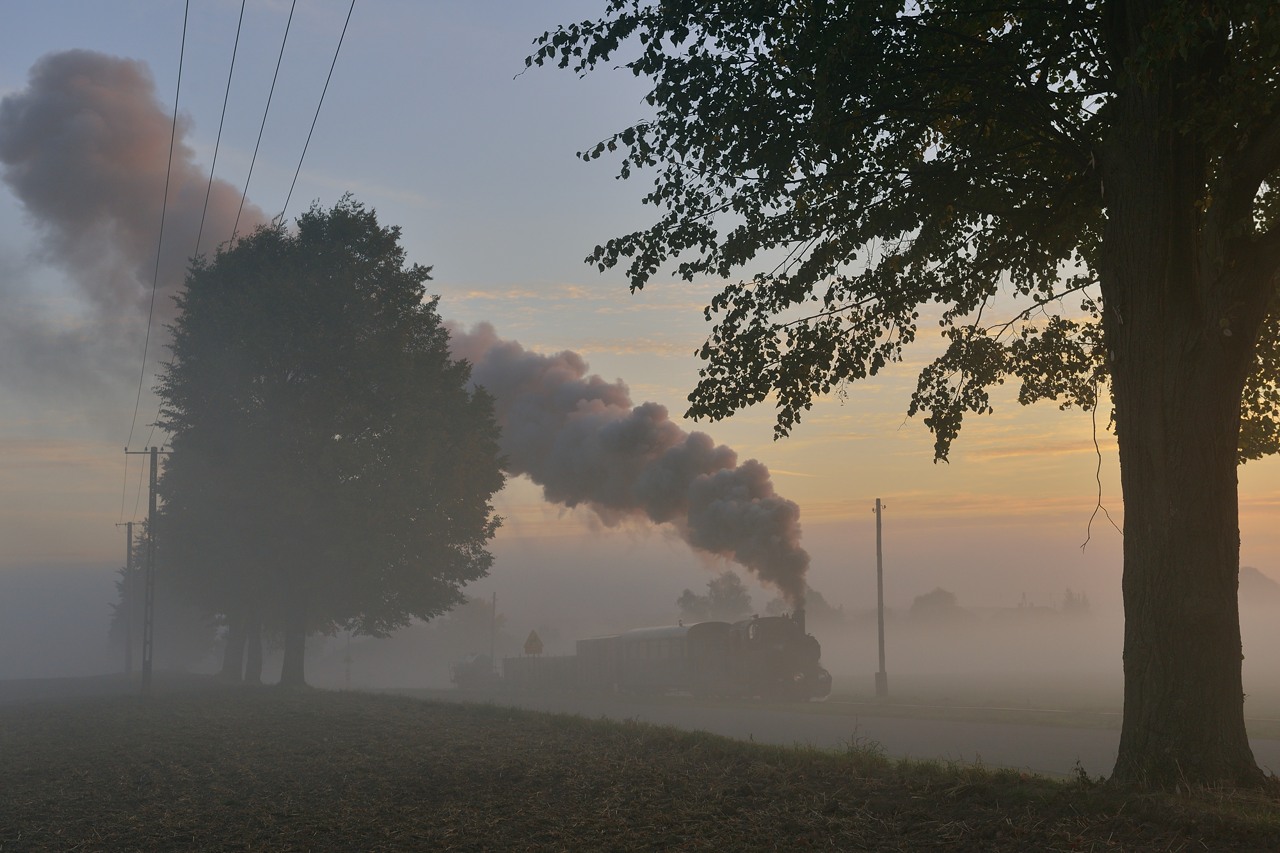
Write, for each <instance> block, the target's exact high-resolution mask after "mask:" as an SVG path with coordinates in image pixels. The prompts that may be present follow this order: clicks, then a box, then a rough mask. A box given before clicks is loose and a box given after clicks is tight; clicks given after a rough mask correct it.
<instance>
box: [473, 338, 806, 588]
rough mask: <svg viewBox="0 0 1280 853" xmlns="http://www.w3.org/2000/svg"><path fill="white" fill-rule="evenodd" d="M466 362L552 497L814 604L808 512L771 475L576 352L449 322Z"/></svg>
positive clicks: (523, 462)
mask: <svg viewBox="0 0 1280 853" xmlns="http://www.w3.org/2000/svg"><path fill="white" fill-rule="evenodd" d="M449 331H450V334H451V336H452V341H453V342H452V345H451V349H452V352H453V355H454V357H455V358H465V359H466V360H467V361H469V362H471V364H472V366H473V370H472V379H473V381H474V382H475V383H476V384H477V385H481V386H483V387H484V388H485V389H486V390H488V391H489V393H490V394H492V395H493V397H494V402H495V409H496V411H497V416H498V422H499V424H500V425H501V427H502V451H503V452H504V453H505V454H506V455H507V459H508V465H507V467H508V470H509V471H510V473H512V474H516V475H519V474H523V475H526V476H528V477H529V478H530V479H531V480H533V482H535V483H537V484H538V485H540V486H542V490H543V494H544V496H545V497H546V499H547V500H548V501H551V502H553V503H558V504H563V505H565V506H569V507H577V506H584V507H587V508H589V509H590V510H592V511H593V512H594V513H595V514H596V515H597V516H598V517H599V518H600V519H601V520H602V521H603V522H604V523H605V524H607V525H611V526H612V525H617V524H619V523H621V522H623V521H625V520H628V519H640V520H644V521H649V522H652V523H655V524H669V525H671V526H672V527H673V528H674V529H676V530H677V531H678V532H679V533H680V535H681V537H682V538H683V539H684V540H685V541H686V542H688V543H689V545H691V546H693V547H694V548H696V549H698V550H699V551H703V552H707V553H711V554H716V555H719V556H722V557H726V558H728V559H731V560H733V561H735V562H737V563H739V564H741V565H743V566H745V567H747V568H748V569H750V570H751V571H752V572H754V573H755V574H756V576H757V577H758V578H759V579H760V580H762V581H764V582H765V583H768V584H771V585H773V586H775V587H776V588H777V589H779V590H780V591H781V592H782V593H783V595H784V596H785V597H786V598H787V600H788V601H790V602H791V603H793V604H799V603H801V602H802V601H803V598H804V589H805V586H804V575H805V570H806V569H807V568H808V565H809V555H808V554H807V553H806V552H805V551H804V549H803V548H801V547H800V508H799V507H798V506H797V505H796V504H795V503H793V502H792V501H789V500H786V499H785V498H782V497H780V496H779V495H778V494H777V493H775V492H774V490H773V483H772V481H771V480H770V478H769V470H768V469H767V468H765V466H764V465H762V464H760V463H759V462H757V461H755V460H754V459H752V460H748V461H746V462H743V463H742V464H738V459H737V454H736V453H734V451H733V450H731V449H730V448H728V447H725V446H724V445H716V444H715V443H714V442H713V441H712V440H711V438H710V437H708V436H707V435H706V434H704V433H701V432H692V433H686V432H685V431H684V430H682V429H681V428H680V427H679V426H678V425H676V424H675V423H674V422H672V421H671V419H670V418H669V417H668V416H667V410H666V408H665V407H663V406H660V405H658V404H656V403H641V404H640V405H638V406H636V405H634V404H633V403H632V401H631V396H630V393H629V392H628V390H627V387H626V386H625V385H624V384H622V383H621V382H606V381H605V380H604V379H601V378H600V377H599V376H596V375H594V374H592V375H588V374H587V364H586V362H585V361H584V360H583V359H582V357H581V356H580V355H578V354H577V353H574V352H568V351H566V352H561V353H557V354H555V355H541V354H539V353H534V352H529V351H527V350H525V349H524V348H523V347H522V346H520V344H518V343H516V342H514V341H504V340H502V339H501V338H499V337H498V336H497V334H496V333H495V332H494V330H493V327H492V326H490V325H489V324H487V323H481V324H480V325H478V326H476V327H475V328H474V329H472V330H471V331H470V332H467V331H464V330H463V329H462V328H461V327H459V326H457V325H455V324H450V329H449Z"/></svg>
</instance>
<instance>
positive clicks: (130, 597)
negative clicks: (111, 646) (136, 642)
mask: <svg viewBox="0 0 1280 853" xmlns="http://www.w3.org/2000/svg"><path fill="white" fill-rule="evenodd" d="M116 527H123V528H125V537H124V587H123V593H122V595H121V601H120V613H121V614H122V617H121V618H123V619H124V674H125V675H133V618H134V616H135V615H136V612H137V609H138V608H137V604H135V603H134V598H135V597H137V591H136V590H135V589H134V586H135V584H134V581H133V522H132V521H126V522H124V523H123V524H117V525H116Z"/></svg>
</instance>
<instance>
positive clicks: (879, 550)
mask: <svg viewBox="0 0 1280 853" xmlns="http://www.w3.org/2000/svg"><path fill="white" fill-rule="evenodd" d="M884 508H885V507H884V505H883V504H881V503H880V499H879V498H876V508H875V514H876V613H877V615H878V621H879V627H880V671H879V672H877V673H876V696H879V697H881V698H884V697H886V696H888V695H889V675H888V673H886V672H885V671H884V546H883V538H882V534H881V530H880V515H881V512H882V511H883V510H884Z"/></svg>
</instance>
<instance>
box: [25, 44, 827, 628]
mask: <svg viewBox="0 0 1280 853" xmlns="http://www.w3.org/2000/svg"><path fill="white" fill-rule="evenodd" d="M171 121H172V119H171V116H170V115H168V114H166V108H165V107H164V106H163V105H162V104H161V103H160V102H159V101H158V100H157V98H156V93H155V87H154V85H153V83H152V80H151V77H150V75H149V73H148V72H147V69H146V67H145V65H143V64H142V63H140V62H135V61H131V60H126V59H118V58H114V57H110V56H104V55H102V54H98V53H91V52H89V51H68V52H65V53H58V54H51V55H49V56H46V57H44V58H43V59H41V60H40V61H39V62H37V63H36V64H35V66H34V67H33V68H32V70H31V75H30V81H29V84H28V87H27V89H25V90H24V91H22V92H19V93H17V94H14V95H10V96H8V97H6V98H4V99H3V101H0V163H2V164H3V166H4V174H3V178H4V181H5V183H6V184H8V186H9V188H10V189H11V190H12V191H13V192H14V193H15V194H16V195H17V196H18V198H19V199H20V200H21V201H22V203H23V205H24V206H25V208H26V211H27V213H28V214H29V215H30V216H31V218H32V220H33V222H35V224H36V225H37V227H38V228H39V229H40V231H41V233H42V236H43V241H44V243H43V249H44V252H45V254H46V255H47V259H48V260H50V261H51V262H52V263H54V264H56V265H58V266H60V267H62V268H63V269H65V270H66V271H67V272H69V273H70V274H71V280H72V284H73V286H74V287H75V288H77V290H78V291H79V292H78V294H77V296H78V297H79V299H78V301H79V303H80V305H79V308H80V312H79V313H80V315H81V318H82V319H83V321H84V322H83V324H82V325H80V326H77V325H75V324H71V325H70V326H68V325H67V324H66V323H65V320H64V319H63V318H60V317H58V316H57V315H56V314H55V313H54V312H52V311H51V310H47V309H46V311H45V313H44V314H43V315H41V314H39V313H35V314H32V313H27V314H22V313H15V312H13V311H5V312H0V347H3V350H2V351H0V361H2V362H3V363H4V364H5V366H6V371H5V374H4V375H5V379H6V380H7V381H12V379H13V378H14V371H13V370H12V366H13V365H17V364H21V363H22V361H21V360H22V359H28V360H31V361H33V362H37V363H36V364H32V371H35V372H37V373H38V374H39V375H38V376H36V377H35V378H36V379H37V380H38V381H41V382H45V383H50V380H53V381H56V382H57V383H58V384H59V385H61V386H62V387H64V388H67V387H75V386H81V387H82V386H84V385H85V384H86V383H85V378H86V374H87V373H88V371H89V370H90V369H91V367H93V366H97V367H98V368H100V369H103V370H104V371H108V370H110V369H111V368H113V367H114V366H116V365H114V364H113V359H112V358H109V357H108V356H115V357H117V358H118V359H119V360H120V361H119V365H120V366H123V365H127V364H129V363H130V362H131V363H132V369H133V370H136V364H137V362H136V361H135V359H136V358H137V357H138V349H137V347H138V346H140V344H141V333H142V318H145V317H146V316H147V303H148V301H149V299H150V292H151V280H152V275H153V272H154V265H155V263H156V259H155V252H156V239H157V229H158V228H159V224H160V211H161V199H162V196H163V193H164V182H165V166H166V161H167V159H168V154H169V134H170V127H171ZM186 129H187V125H186V122H184V121H179V123H178V136H177V145H176V148H175V151H174V162H173V172H172V175H171V177H170V182H169V186H170V189H169V205H168V211H167V215H166V219H165V234H164V250H163V255H162V256H161V259H160V278H159V291H160V292H159V294H158V295H157V300H156V310H157V313H158V315H159V319H160V321H161V322H163V321H165V320H167V319H169V318H170V317H171V316H172V312H173V302H172V299H171V298H170V297H171V295H172V294H173V293H175V292H176V291H177V290H178V288H179V287H180V286H181V283H182V280H183V277H184V273H185V269H186V263H187V258H188V257H189V256H190V255H192V254H193V253H194V252H195V249H196V246H195V243H196V231H197V228H198V226H199V223H200V216H201V211H202V209H203V208H204V199H205V189H206V186H207V182H208V173H207V172H206V171H205V170H204V169H203V168H200V167H198V166H197V165H196V164H195V162H194V160H193V157H192V152H191V150H190V148H189V147H188V146H187V145H186V144H185V143H184V142H183V139H184V136H185V132H186ZM239 205H240V193H239V192H238V191H236V190H235V189H234V188H233V187H231V186H230V185H229V184H227V183H224V182H222V181H215V182H214V184H213V191H212V194H211V195H210V198H209V208H208V216H207V220H206V222H205V226H204V234H203V237H202V238H201V250H202V251H204V252H212V250H213V249H214V248H216V246H217V245H218V244H219V243H222V242H224V241H226V240H227V239H229V238H230V236H231V229H232V223H233V222H234V220H235V217H236V210H237V208H238V207H239ZM264 219H265V217H264V216H263V214H262V212H261V211H260V210H258V209H257V208H254V207H251V206H246V208H245V211H244V213H243V214H242V215H241V218H240V226H239V230H240V232H241V233H245V232H247V231H248V230H250V229H252V228H253V227H254V226H256V225H257V224H259V223H261V222H262V221H264ZM21 278H22V277H21V276H13V277H7V276H4V277H0V279H3V280H0V298H2V299H3V300H4V304H5V305H6V306H12V305H13V304H15V297H16V301H17V302H22V301H31V302H33V303H35V304H39V299H38V298H35V299H28V294H22V293H15V292H5V291H4V290H2V289H3V288H12V287H15V286H17V285H15V284H14V282H15V281H17V280H20V279H21ZM157 328H159V326H157ZM86 329H87V330H88V334H86V332H85V330H86ZM451 331H452V334H453V353H454V355H455V357H458V358H466V359H467V360H468V361H470V362H471V363H472V365H473V366H474V372H473V378H474V380H475V381H476V383H477V384H480V385H483V386H484V387H485V388H486V389H488V391H489V392H490V393H491V394H493V395H494V397H495V401H496V406H497V411H498V417H499V420H500V422H501V426H502V430H503V451H504V453H505V454H506V455H507V458H508V467H509V469H510V471H511V473H513V474H517V475H520V474H523V475H526V476H528V477H529V478H530V479H532V480H533V481H534V482H535V483H537V484H539V485H540V486H542V488H543V491H544V493H545V496H546V498H547V500H549V501H552V502H554V503H558V504H563V505H565V506H569V507H578V506H582V507H586V508H589V509H590V510H591V511H593V512H594V513H595V514H596V515H597V516H598V517H599V518H600V519H601V520H602V521H603V522H604V523H605V524H607V525H616V524H619V523H623V522H624V521H628V520H640V521H646V522H652V523H655V524H667V525H670V526H671V527H672V528H673V529H675V530H676V531H678V532H679V534H680V535H681V536H682V537H683V538H684V539H685V541H687V542H688V543H689V545H691V546H692V547H693V548H695V549H697V550H698V551H701V552H704V553H707V554H714V555H718V556H720V557H724V558H727V559H730V560H733V561H735V562H737V563H739V564H741V565H743V566H745V567H747V568H748V569H750V570H751V571H752V572H754V573H755V574H756V575H757V577H759V578H760V580H762V581H764V582H766V583H769V584H771V585H773V586H775V587H777V588H778V589H779V590H780V591H781V592H782V593H783V594H784V595H785V596H786V598H787V599H788V600H789V601H790V602H791V603H793V604H796V605H798V604H800V603H801V600H802V598H803V594H804V588H805V587H804V573H805V570H806V568H807V567H808V562H809V557H808V554H806V553H805V551H804V550H803V549H802V548H801V547H800V545H799V537H800V526H799V515H800V511H799V508H798V507H797V506H796V504H794V503H792V502H791V501H788V500H785V499H783V498H781V497H779V496H778V495H777V494H775V493H774V490H773V484H772V482H771V481H770V479H769V472H768V470H767V469H766V468H765V467H764V466H763V465H761V464H760V463H759V462H756V461H755V460H750V461H747V462H744V463H742V464H738V461H737V455H736V454H735V453H734V452H733V451H732V450H731V449H729V448H728V447H725V446H723V445H716V444H715V443H714V442H712V440H711V439H710V438H709V437H708V436H706V435H705V434H703V433H700V432H693V433H686V432H684V431H683V430H682V429H680V427H679V426H677V425H676V424H675V423H673V422H672V421H671V420H670V419H669V418H668V417H667V410H666V409H665V408H663V407H662V406H659V405H657V404H654V403H644V404H641V405H639V406H635V405H633V404H632V402H631V399H630V395H629V393H628V391H627V388H626V386H625V385H623V384H621V383H609V382H605V381H604V380H603V379H601V378H600V377H598V376H594V375H591V376H589V375H588V374H587V365H586V363H585V362H584V361H583V360H582V358H581V357H580V356H578V355H577V354H575V353H572V352H562V353H559V354H557V355H552V356H546V355H539V354H537V353H531V352H527V351H526V350H524V349H523V348H522V347H521V346H520V345H519V344H517V343H515V342H512V341H503V340H500V339H499V338H498V337H497V336H496V335H495V334H494V331H493V329H492V328H491V327H490V326H488V325H481V326H478V327H477V328H476V329H474V330H473V331H471V332H469V333H468V332H464V331H463V330H461V329H459V328H453V329H452V330H451ZM112 342H124V344H125V345H124V346H123V347H121V346H119V345H117V346H115V347H114V348H113V346H112ZM159 351H160V348H159V347H156V348H155V349H154V350H153V352H159ZM29 372H30V371H29ZM116 372H117V373H118V372H119V371H118V370H117V371H116ZM127 374H128V371H126V372H125V375H127ZM133 375H135V376H136V373H134V374H133ZM50 384H51V383H50Z"/></svg>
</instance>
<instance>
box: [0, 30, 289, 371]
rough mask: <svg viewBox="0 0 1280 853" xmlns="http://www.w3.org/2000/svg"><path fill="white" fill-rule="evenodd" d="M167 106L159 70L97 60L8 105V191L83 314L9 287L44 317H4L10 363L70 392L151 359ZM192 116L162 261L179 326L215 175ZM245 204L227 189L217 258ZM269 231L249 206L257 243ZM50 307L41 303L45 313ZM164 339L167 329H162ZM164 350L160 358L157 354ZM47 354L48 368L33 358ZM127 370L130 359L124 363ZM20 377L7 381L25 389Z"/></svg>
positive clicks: (217, 218) (78, 53) (73, 59)
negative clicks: (149, 331)
mask: <svg viewBox="0 0 1280 853" xmlns="http://www.w3.org/2000/svg"><path fill="white" fill-rule="evenodd" d="M168 110H169V108H168V107H167V106H165V105H162V104H161V103H160V101H159V100H158V99H157V98H156V92H155V85H154V82H153V81H152V79H151V75H150V73H149V72H148V70H147V67H146V65H145V64H143V63H141V62H138V61H135V60H130V59H121V58H118V57H113V56H106V55H104V54H100V53H94V52H92V51H87V50H70V51H66V52H63V53H53V54H49V55H47V56H44V57H43V58H41V59H40V60H38V61H37V62H36V63H35V65H34V66H32V68H31V71H30V75H29V79H28V83H27V87H26V88H25V89H24V90H22V91H20V92H17V93H16V94H11V95H8V96H6V97H5V98H4V99H3V100H0V164H2V165H3V176H2V177H3V180H4V182H5V184H7V185H8V187H9V188H10V189H11V190H12V191H13V193H14V194H15V195H16V196H17V197H18V199H19V200H20V201H21V202H22V204H23V207H24V208H25V210H26V211H27V213H28V214H29V215H30V217H31V219H32V221H33V222H34V223H36V226H37V228H38V229H39V232H40V235H41V240H42V242H41V246H40V254H41V256H42V259H43V260H45V261H47V262H48V263H50V264H52V265H54V266H56V267H58V268H61V269H63V270H65V271H66V272H68V273H70V274H71V284H72V287H73V296H74V299H73V304H66V303H65V300H64V302H63V303H58V302H57V301H56V300H53V299H49V298H43V299H42V298H41V297H47V296H48V294H47V293H46V294H40V293H33V292H31V290H30V288H29V287H28V288H27V289H26V290H21V289H20V288H21V287H22V285H20V284H19V283H16V282H14V281H13V280H12V279H10V280H8V281H6V282H0V298H2V299H3V300H4V302H5V304H6V305H13V304H15V303H25V304H27V305H29V306H31V310H28V311H27V312H25V314H24V317H23V318H22V319H21V320H18V319H16V318H14V317H12V316H10V315H9V312H4V316H3V318H0V324H2V325H0V338H2V339H3V343H0V347H3V349H2V350H0V357H3V359H4V361H5V362H6V364H18V363H20V361H21V359H23V358H24V354H25V357H26V358H27V360H28V361H29V362H30V366H29V369H30V370H34V371H37V372H40V373H41V374H47V375H44V376H41V377H40V378H41V379H48V378H51V377H58V378H60V379H61V380H63V381H65V380H66V379H67V378H69V377H71V376H76V375H78V376H79V377H80V378H81V379H82V381H83V380H88V379H89V377H90V373H91V372H92V371H94V370H101V371H104V372H107V373H112V372H114V371H115V369H116V368H117V367H119V366H121V365H122V364H127V363H128V360H129V359H136V358H138V356H139V354H140V346H141V339H142V334H143V332H144V327H145V322H146V317H147V307H148V303H149V301H150V298H151V283H152V278H153V276H154V274H155V264H156V246H157V238H158V232H159V228H160V214H161V209H162V206H163V204H164V187H165V171H166V167H167V164H168V160H169V139H170V129H171V127H172V122H173V116H172V114H171V113H170V112H168ZM187 130H188V122H187V121H185V120H183V119H181V118H180V119H179V121H178V126H177V137H176V139H175V146H174V152H173V170H172V174H171V175H170V179H169V203H168V209H167V212H166V217H165V226H164V245H163V249H162V253H161V257H160V271H159V280H158V292H157V294H156V303H155V306H156V314H157V323H156V326H155V329H153V341H154V340H155V334H156V330H159V329H161V324H162V323H164V322H166V321H167V320H169V319H171V318H172V315H173V301H172V299H171V296H172V294H173V293H175V292H176V291H177V290H178V288H179V287H180V286H181V284H182V281H183V278H184V276H185V273H186V267H187V261H188V258H189V257H190V256H191V255H192V254H194V253H195V249H196V246H195V243H196V233H197V230H198V228H199V225H200V216H201V211H202V210H203V209H204V204H205V191H206V188H207V186H208V180H209V174H208V171H207V170H206V169H205V168H203V167H200V166H197V165H196V163H195V161H194V157H193V154H192V151H191V149H190V148H189V147H188V146H187V145H186V143H185V142H184V139H185V136H186V133H187ZM239 205H240V193H239V191H237V190H236V189H235V188H234V187H232V186H231V185H230V184H228V183H226V182H225V181H220V180H218V181H214V183H213V188H212V191H211V193H210V195H209V208H208V214H207V218H206V221H205V226H204V234H203V236H202V238H201V251H202V252H205V253H211V250H212V249H214V248H216V246H217V244H218V243H220V242H223V241H225V240H227V239H228V238H229V237H230V236H231V227H232V223H233V222H234V220H235V216H236V210H237V208H238V207H239ZM264 221H266V217H265V216H264V215H263V213H262V211H261V210H259V209H258V208H256V207H249V206H246V209H245V212H244V214H243V215H242V216H241V221H240V231H241V233H244V232H246V231H248V230H251V229H252V228H253V227H255V226H256V225H258V224H259V223H262V222H264ZM37 306H39V307H38V308H37ZM161 334H162V332H161ZM153 352H154V353H160V352H161V350H160V348H158V347H157V348H156V349H154V350H153ZM32 353H40V354H41V357H40V358H39V359H31V358H30V355H31V354H32ZM122 360H123V361H122ZM15 378H20V377H11V376H10V377H7V379H15Z"/></svg>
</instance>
